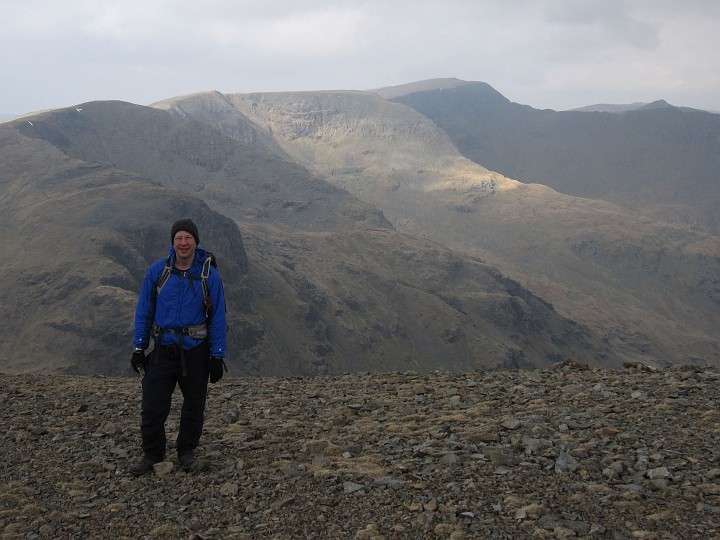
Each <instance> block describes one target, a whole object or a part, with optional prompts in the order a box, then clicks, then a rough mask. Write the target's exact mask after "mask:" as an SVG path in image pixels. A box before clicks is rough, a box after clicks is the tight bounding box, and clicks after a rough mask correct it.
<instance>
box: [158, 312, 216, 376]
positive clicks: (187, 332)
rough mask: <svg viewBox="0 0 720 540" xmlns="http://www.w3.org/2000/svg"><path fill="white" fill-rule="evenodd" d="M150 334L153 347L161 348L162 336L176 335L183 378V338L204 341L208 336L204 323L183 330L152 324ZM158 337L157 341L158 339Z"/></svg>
mask: <svg viewBox="0 0 720 540" xmlns="http://www.w3.org/2000/svg"><path fill="white" fill-rule="evenodd" d="M151 334H152V337H153V340H154V341H155V346H157V347H160V346H162V334H177V337H178V348H179V349H180V364H181V366H182V374H183V377H185V376H187V369H186V367H185V349H184V348H183V336H188V337H191V338H195V339H206V338H207V335H208V326H207V323H206V322H204V323H202V324H194V325H192V326H186V327H185V328H160V327H159V326H158V325H157V324H156V323H153V325H152V330H151ZM158 337H159V339H158Z"/></svg>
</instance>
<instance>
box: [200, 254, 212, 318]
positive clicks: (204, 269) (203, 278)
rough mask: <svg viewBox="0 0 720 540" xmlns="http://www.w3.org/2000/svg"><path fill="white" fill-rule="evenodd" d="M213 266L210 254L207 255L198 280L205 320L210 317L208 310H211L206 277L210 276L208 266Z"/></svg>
mask: <svg viewBox="0 0 720 540" xmlns="http://www.w3.org/2000/svg"><path fill="white" fill-rule="evenodd" d="M211 264H213V256H212V253H209V254H208V257H207V259H205V262H203V266H202V272H201V273H200V280H201V283H202V290H203V303H204V304H205V318H208V317H209V316H210V309H211V308H212V300H211V299H210V290H209V289H208V284H207V280H208V276H209V275H210V265H211Z"/></svg>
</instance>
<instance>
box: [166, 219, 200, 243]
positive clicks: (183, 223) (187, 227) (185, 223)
mask: <svg viewBox="0 0 720 540" xmlns="http://www.w3.org/2000/svg"><path fill="white" fill-rule="evenodd" d="M180 231H185V232H188V233H190V234H191V235H192V237H193V238H194V239H195V244H196V245H197V244H199V243H200V234H199V233H198V228H197V225H195V224H194V223H193V221H192V220H191V219H187V218H185V219H179V220H177V221H176V222H175V223H173V226H172V230H171V231H170V243H171V244H174V242H175V235H176V234H177V233H178V232H180Z"/></svg>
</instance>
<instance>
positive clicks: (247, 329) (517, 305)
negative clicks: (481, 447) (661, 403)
mask: <svg viewBox="0 0 720 540" xmlns="http://www.w3.org/2000/svg"><path fill="white" fill-rule="evenodd" d="M215 98H216V96H215V97H212V96H211V97H210V99H215ZM173 110H175V111H179V109H177V108H175V109H173ZM0 155H2V159H3V168H2V169H1V170H0V186H2V191H3V193H4V197H3V198H2V199H1V200H0V224H1V225H2V227H3V231H4V235H5V236H6V237H7V238H12V239H13V240H14V241H15V244H16V246H17V249H15V250H14V251H16V253H13V254H12V255H10V256H7V257H3V258H2V260H1V261H0V271H2V273H3V275H5V278H4V279H3V281H2V282H0V297H1V298H3V305H4V306H5V307H6V315H7V316H8V317H9V319H8V320H7V321H6V324H5V325H3V326H2V328H0V343H1V344H2V345H0V360H1V362H2V363H1V364H0V370H2V371H5V372H25V371H34V372H61V373H101V374H123V373H129V366H128V351H129V350H130V347H131V339H132V319H133V312H134V304H135V301H136V298H137V292H138V291H139V289H140V284H141V280H142V278H143V276H144V272H145V270H146V268H147V265H148V264H149V263H150V262H152V261H153V260H155V259H157V258H160V257H163V256H164V255H165V254H166V253H167V249H168V247H169V241H168V227H169V225H170V224H171V223H172V221H173V220H174V219H177V218H178V217H181V216H189V217H192V218H193V219H194V220H196V221H197V223H198V225H199V227H200V230H201V239H202V244H201V245H203V246H205V247H206V248H208V249H210V250H211V251H213V252H214V253H216V254H217V255H218V258H219V261H220V269H221V272H222V275H223V278H224V280H225V284H226V287H225V288H226V292H227V295H228V305H229V310H228V316H229V321H230V324H229V329H230V345H229V350H230V356H229V358H228V363H229V364H230V368H231V370H232V371H233V373H234V374H237V375H239V374H245V375H317V374H332V373H339V372H351V371H369V370H373V371H391V370H403V371H404V370H410V369H411V370H416V371H428V370H433V369H463V370H468V369H469V370H472V369H478V368H481V369H487V368H496V367H531V366H540V365H548V364H549V363H551V362H553V361H557V360H561V359H564V358H566V357H568V356H572V357H573V358H576V359H579V360H581V361H585V362H588V363H591V364H599V363H607V362H615V363H617V362H618V360H615V359H613V358H611V357H610V355H609V353H608V350H607V349H608V347H607V345H606V344H605V343H603V341H602V340H601V338H600V336H599V335H598V334H597V332H595V331H594V330H592V329H590V328H588V327H586V326H584V325H582V324H579V323H577V322H575V321H572V320H571V319H569V318H567V317H564V316H561V315H560V314H558V313H557V312H556V311H555V310H554V309H553V307H552V306H551V305H550V304H549V303H548V302H546V301H544V300H543V299H542V298H540V297H538V296H537V295H535V294H533V293H532V292H530V291H528V290H527V289H525V288H524V287H523V286H522V285H521V284H519V283H517V282H516V281H514V280H512V279H510V278H508V277H507V276H504V275H503V274H502V273H501V272H499V271H498V270H496V269H495V268H493V267H491V266H489V265H487V264H485V263H483V262H482V261H481V260H479V259H477V258H476V257H472V256H469V255H467V254H463V253H454V252H453V251H452V250H450V249H449V248H447V247H446V246H442V245H439V244H437V243H433V242H430V241H428V240H425V239H421V238H415V237H412V236H409V235H406V234H401V233H398V232H397V231H395V230H393V228H392V227H391V226H390V224H389V223H388V222H387V220H385V218H384V217H383V215H382V213H381V212H379V211H378V210H377V209H375V208H373V207H371V206H369V205H368V204H367V203H363V202H361V201H360V200H358V199H356V198H355V197H353V196H352V195H350V194H349V193H348V192H346V191H344V190H341V189H338V188H337V187H333V186H331V185H330V184H328V183H327V182H325V181H324V180H322V179H321V178H320V177H317V176H313V175H312V174H310V173H309V172H308V171H307V170H305V169H303V168H302V167H301V166H299V165H297V164H295V163H292V162H289V161H284V160H281V159H278V157H277V156H276V155H275V154H274V153H268V152H261V151H259V150H258V149H257V148H254V147H252V146H249V145H247V144H245V143H242V142H238V141H236V140H234V139H232V138H229V137H227V136H226V135H224V134H223V133H222V132H220V131H218V130H217V129H215V128H213V127H211V126H209V125H208V124H206V123H202V122H199V121H198V120H193V119H189V118H177V117H175V116H172V115H170V114H168V113H167V112H164V111H161V110H156V109H152V108H148V107H140V106H137V105H131V104H127V103H122V102H91V103H85V104H81V105H79V106H77V107H71V108H68V109H62V110H56V111H52V112H49V113H44V114H40V115H37V116H30V117H28V118H26V119H23V120H22V121H16V122H12V123H8V124H5V125H3V126H0ZM220 211H222V212H223V213H226V214H227V215H229V216H232V217H233V219H234V220H235V221H233V220H232V219H229V218H228V217H226V216H224V215H222V214H221V213H220ZM241 231H242V236H241Z"/></svg>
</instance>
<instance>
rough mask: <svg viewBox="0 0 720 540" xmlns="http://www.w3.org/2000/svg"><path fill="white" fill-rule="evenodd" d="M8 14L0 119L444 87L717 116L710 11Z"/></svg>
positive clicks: (570, 4)
mask: <svg viewBox="0 0 720 540" xmlns="http://www.w3.org/2000/svg"><path fill="white" fill-rule="evenodd" d="M0 2H3V4H7V5H3V32H2V33H0V64H1V65H3V70H1V71H0V112H10V113H21V112H27V111H30V110H37V109H41V108H46V107H52V106H63V105H70V104H74V103H78V102H82V101H88V100H92V99H125V100H127V101H133V102H135V103H141V104H146V103H150V102H152V101H155V100H159V99H162V98H165V97H171V96H174V95H179V94H183V93H188V92H192V91H197V90H202V89H206V88H216V89H218V90H220V91H223V92H245V91H267V90H306V89H308V90H309V89H335V88H354V89H367V88H375V87H379V86H387V85H393V84H402V83H406V82H412V81H414V80H420V79H427V78H434V77H458V78H462V79H468V80H481V81H485V82H488V83H490V84H491V85H492V86H494V87H495V88H497V89H498V90H499V91H500V92H502V93H503V94H505V95H506V97H508V98H509V99H512V100H513V101H518V102H521V103H526V104H529V105H532V106H534V107H539V108H543V107H552V108H556V109H562V108H572V107H577V106H581V105H587V104H590V103H595V102H599V101H603V102H630V101H650V100H653V99H659V98H665V99H668V101H671V102H672V103H675V104H677V105H688V106H696V107H705V108H712V109H720V92H718V90H719V88H718V86H719V85H720V80H719V79H720V60H719V59H718V55H717V54H716V51H717V50H720V37H718V36H720V32H718V30H720V2H717V1H715V0H685V1H683V2H677V1H675V0H673V1H670V0H516V1H514V2H511V3H508V2H507V1H506V0H414V1H410V0H398V1H394V2H387V1H386V0H383V1H381V0H333V1H330V0H304V1H302V2H297V1H295V0H293V1H290V0H266V1H265V2H257V1H256V0H205V1H204V2H197V1H196V0H192V1H191V0H154V1H153V2H147V0H125V1H124V2H121V3H119V2H116V1H114V0H92V1H90V0H68V1H67V2H57V1H55V0H28V1H25V2H14V1H11V0H0Z"/></svg>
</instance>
